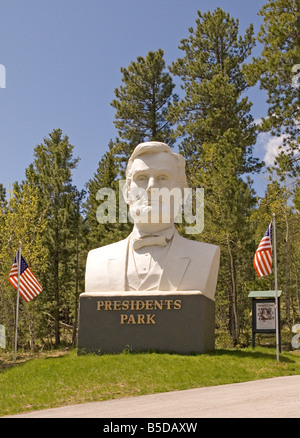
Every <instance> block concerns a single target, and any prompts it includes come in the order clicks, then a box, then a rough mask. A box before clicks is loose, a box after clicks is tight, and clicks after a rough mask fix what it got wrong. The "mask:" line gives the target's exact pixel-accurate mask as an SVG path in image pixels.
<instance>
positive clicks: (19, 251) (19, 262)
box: [15, 242, 22, 363]
mask: <svg viewBox="0 0 300 438" xmlns="http://www.w3.org/2000/svg"><path fill="white" fill-rule="evenodd" d="M19 243H20V246H19V250H18V252H17V255H18V260H17V263H18V289H17V309H16V332H15V363H16V360H17V345H18V320H19V302H20V275H21V248H22V242H19Z"/></svg>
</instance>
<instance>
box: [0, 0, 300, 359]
mask: <svg viewBox="0 0 300 438" xmlns="http://www.w3.org/2000/svg"><path fill="white" fill-rule="evenodd" d="M259 14H260V15H261V16H262V17H263V25H262V26H261V29H260V30H259V32H258V33H257V34H255V33H254V28H253V26H252V25H251V24H250V25H249V26H248V28H247V29H246V30H245V32H244V33H243V34H241V33H240V29H239V20H238V19H237V18H235V17H232V16H230V15H229V14H228V13H227V12H226V11H224V10H222V9H221V8H217V9H216V10H214V11H211V12H205V13H202V12H201V11H197V13H196V17H195V22H194V23H191V26H192V27H190V28H189V37H188V38H186V39H183V40H182V41H179V42H178V45H179V49H180V53H181V57H180V58H178V59H176V60H174V61H173V62H172V63H171V65H166V62H165V59H164V56H165V54H164V51H163V49H159V50H157V51H150V52H149V53H147V54H142V55H143V56H142V55H139V54H137V55H139V56H137V58H136V59H135V60H134V61H132V62H131V63H130V65H128V66H125V67H121V66H120V69H121V74H122V81H121V83H120V84H116V89H115V92H114V99H113V101H112V102H111V106H112V107H113V109H114V112H115V119H114V125H115V128H116V131H117V137H116V138H114V139H111V140H110V142H109V144H108V145H107V148H106V151H105V153H104V155H103V156H102V157H99V163H98V165H96V166H95V169H93V170H92V171H91V173H92V174H91V175H90V179H89V180H88V181H86V185H85V188H84V190H79V189H78V188H77V187H76V186H75V185H74V183H73V178H72V172H73V170H74V169H76V168H79V169H80V157H76V154H75V153H74V150H75V149H76V145H72V144H70V142H69V137H68V133H66V132H63V130H62V129H60V128H57V127H54V128H53V131H52V132H50V133H45V138H43V139H41V142H40V144H39V145H37V146H36V147H34V148H33V152H32V156H33V159H32V163H31V164H30V165H29V166H28V168H27V169H26V177H25V179H24V181H22V182H15V183H14V184H13V187H12V189H11V191H10V192H9V191H8V190H7V189H5V188H4V186H3V184H1V181H0V324H2V325H4V327H5V329H6V348H7V349H12V348H13V346H14V335H15V320H16V303H17V300H16V291H15V289H14V288H13V287H12V286H11V284H10V283H9V281H8V276H9V273H10V270H11V267H12V263H13V261H14V258H15V255H16V251H17V248H18V246H19V242H22V255H23V257H24V258H25V260H26V262H27V264H28V265H29V266H30V267H31V269H32V270H33V272H34V273H35V275H36V277H37V278H38V280H39V282H40V283H41V284H42V286H43V291H42V292H41V294H40V295H39V296H38V297H36V298H35V299H33V300H32V301H30V302H28V303H27V302H25V301H24V300H22V299H20V309H19V326H18V345H19V348H23V349H25V350H31V351H38V350H41V349H48V348H53V347H59V346H61V345H68V346H70V345H72V346H74V347H76V339H77V330H78V304H79V295H80V293H82V292H83V291H84V274H85V262H86V257H87V253H88V251H89V250H91V249H93V248H96V247H99V246H103V245H107V244H109V243H112V242H116V241H118V240H120V239H122V238H125V237H126V236H127V235H128V234H129V233H130V231H131V229H132V223H130V222H129V221H124V220H120V218H119V215H118V212H117V215H116V221H115V222H114V223H109V222H107V223H99V221H98V220H97V209H98V208H99V205H100V204H101V202H102V200H101V199H99V196H98V195H97V194H98V191H99V189H101V188H107V187H108V188H112V189H113V190H114V191H115V194H116V201H117V203H116V204H117V206H118V205H119V197H120V193H119V182H120V181H122V180H124V172H125V167H126V163H127V160H128V158H129V156H130V154H131V153H132V151H133V149H134V148H135V146H136V145H137V144H139V143H140V142H144V141H152V140H156V141H162V142H165V143H167V144H169V145H170V146H171V147H173V148H174V150H176V151H178V152H179V153H181V154H182V155H183V156H184V158H185V160H186V171H187V178H188V183H189V187H191V188H193V189H196V188H204V217H205V221H204V229H203V231H202V232H201V233H200V234H192V235H188V234H187V235H185V227H184V224H177V225H176V226H177V227H178V230H179V232H180V234H182V235H185V237H187V238H191V239H196V240H199V241H204V242H209V243H213V244H215V245H218V246H219V247H220V249H221V262H220V271H219V279H218V284H217V291H216V297H215V298H216V330H217V332H218V333H219V334H221V335H223V336H224V338H227V339H229V340H230V343H231V345H233V346H238V345H245V346H247V345H249V344H250V343H251V302H250V299H249V298H248V294H249V292H250V291H257V290H273V289H274V273H272V274H271V275H268V276H266V277H261V278H259V277H258V276H257V274H256V272H255V270H254V268H253V257H254V254H255V251H256V249H257V247H258V245H259V243H260V241H261V239H262V237H263V235H264V233H265V231H266V229H267V227H268V225H269V223H270V222H271V220H272V217H273V214H275V216H276V235H277V242H276V243H277V267H278V287H279V289H280V290H281V291H282V295H281V325H282V327H284V328H285V329H286V330H287V331H290V330H291V328H292V326H293V325H294V324H296V323H300V220H299V219H300V137H299V127H300V122H299V121H300V102H299V94H300V85H299V77H300V0H266V3H265V5H264V6H263V7H262V9H261V10H260V11H259ZM258 44H259V47H261V52H260V55H259V56H257V57H253V56H252V51H253V49H254V47H255V46H256V45H258ZM251 87H259V88H260V89H261V90H263V91H264V92H265V93H266V96H267V108H268V110H267V113H266V114H265V116H264V118H262V119H261V120H259V121H256V120H254V117H253V115H252V113H251V108H252V103H251V101H250V99H249V97H248V92H249V90H251ZM261 133H267V134H268V135H270V136H273V137H274V138H277V139H281V145H280V147H279V149H278V154H277V156H276V158H275V160H274V163H273V164H272V165H271V166H266V164H265V163H264V162H262V161H261V160H260V159H258V158H257V157H255V156H254V146H255V144H256V141H257V137H258V135H259V134H261ZM259 173H260V174H263V175H264V177H265V178H266V181H267V184H266V190H265V193H264V195H263V196H258V194H257V193H256V192H255V190H254V187H253V179H254V178H255V176H256V175H258V174H259ZM116 275H118V273H116Z"/></svg>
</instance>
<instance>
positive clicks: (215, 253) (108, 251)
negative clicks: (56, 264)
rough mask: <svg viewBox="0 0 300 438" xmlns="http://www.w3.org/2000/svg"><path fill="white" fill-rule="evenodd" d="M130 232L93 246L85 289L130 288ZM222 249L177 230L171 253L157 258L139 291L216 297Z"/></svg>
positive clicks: (115, 289) (88, 263)
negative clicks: (178, 292) (185, 292)
mask: <svg viewBox="0 0 300 438" xmlns="http://www.w3.org/2000/svg"><path fill="white" fill-rule="evenodd" d="M129 241H130V235H129V236H128V237H127V238H126V239H124V240H121V241H119V242H117V243H112V244H110V245H106V246H103V247H101V248H97V249H93V250H91V251H90V252H89V254H88V257H87V263H86V277H85V292H119V291H126V290H128V289H127V254H128V245H129ZM219 261H220V248H219V247H218V246H216V245H211V244H208V243H202V242H197V241H195V240H189V239H186V238H184V237H182V236H180V235H179V234H178V232H177V231H175V234H174V237H173V239H172V242H171V243H170V248H169V250H168V253H167V256H166V257H164V259H163V260H161V259H160V260H159V261H157V262H156V263H155V264H154V266H153V267H152V269H151V271H150V272H149V274H148V276H147V277H146V279H145V280H144V281H143V282H142V284H141V285H140V287H139V288H138V289H137V290H139V291H142V290H143V291H148V290H149V291H151V290H160V291H191V290H193V291H200V292H202V293H203V294H204V295H205V296H206V297H208V298H210V299H211V300H214V296H215V291H216V284H217V278H218V271H219Z"/></svg>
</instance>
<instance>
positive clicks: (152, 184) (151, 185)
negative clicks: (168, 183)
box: [147, 176, 155, 192]
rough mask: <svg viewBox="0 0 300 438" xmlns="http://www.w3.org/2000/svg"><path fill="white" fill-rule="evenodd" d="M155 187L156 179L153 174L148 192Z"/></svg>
mask: <svg viewBox="0 0 300 438" xmlns="http://www.w3.org/2000/svg"><path fill="white" fill-rule="evenodd" d="M153 187H155V180H154V178H153V177H152V176H151V177H150V178H149V181H148V187H147V192H149V191H150V190H151V189H152V188H153Z"/></svg>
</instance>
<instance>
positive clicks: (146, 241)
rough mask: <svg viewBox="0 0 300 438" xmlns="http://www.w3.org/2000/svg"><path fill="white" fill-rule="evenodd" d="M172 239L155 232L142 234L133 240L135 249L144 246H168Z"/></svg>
mask: <svg viewBox="0 0 300 438" xmlns="http://www.w3.org/2000/svg"><path fill="white" fill-rule="evenodd" d="M169 241H170V239H167V238H166V237H164V236H157V235H155V234H151V235H149V236H142V237H139V238H138V239H136V240H134V241H133V249H135V250H137V249H140V248H143V247H144V246H154V245H158V246H167V244H168V243H169Z"/></svg>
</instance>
